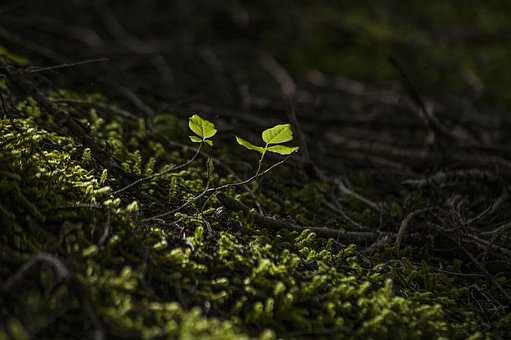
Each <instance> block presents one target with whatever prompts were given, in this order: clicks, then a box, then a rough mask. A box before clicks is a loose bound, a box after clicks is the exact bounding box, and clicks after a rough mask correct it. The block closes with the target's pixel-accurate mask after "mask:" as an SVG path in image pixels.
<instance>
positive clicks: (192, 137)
mask: <svg viewBox="0 0 511 340" xmlns="http://www.w3.org/2000/svg"><path fill="white" fill-rule="evenodd" d="M188 137H190V140H191V141H192V142H193V143H201V142H202V139H201V138H199V137H197V136H188Z"/></svg>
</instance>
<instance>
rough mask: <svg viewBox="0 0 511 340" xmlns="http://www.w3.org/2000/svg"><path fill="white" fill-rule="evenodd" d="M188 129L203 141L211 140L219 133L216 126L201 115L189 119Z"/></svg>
mask: <svg viewBox="0 0 511 340" xmlns="http://www.w3.org/2000/svg"><path fill="white" fill-rule="evenodd" d="M188 127H189V128H190V130H192V131H193V132H194V133H195V134H196V135H197V136H199V137H201V138H202V139H206V138H211V137H213V136H214V135H215V134H216V132H217V130H216V128H215V124H213V123H211V122H210V121H209V120H206V119H204V118H202V117H200V116H199V115H193V116H191V117H190V118H189V120H188Z"/></svg>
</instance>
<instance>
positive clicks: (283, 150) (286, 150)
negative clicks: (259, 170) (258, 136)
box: [267, 145, 299, 155]
mask: <svg viewBox="0 0 511 340" xmlns="http://www.w3.org/2000/svg"><path fill="white" fill-rule="evenodd" d="M298 149H299V148H298V147H297V146H287V145H272V146H270V147H268V149H267V150H268V151H270V152H274V153H278V154H279V155H290V154H292V153H293V152H296V151H298Z"/></svg>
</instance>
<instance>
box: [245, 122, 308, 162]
mask: <svg viewBox="0 0 511 340" xmlns="http://www.w3.org/2000/svg"><path fill="white" fill-rule="evenodd" d="M261 138H262V139H263V142H265V143H266V144H265V145H264V146H258V145H254V144H252V143H250V142H249V141H247V140H245V139H243V138H241V137H238V136H236V141H237V142H238V144H239V145H241V146H243V147H245V148H247V149H249V150H254V151H257V152H259V153H260V154H262V155H264V154H266V152H267V151H269V152H273V153H278V154H279V155H290V154H292V153H294V152H296V151H298V147H297V146H287V145H282V143H286V142H290V141H292V140H293V130H292V129H291V124H278V125H275V126H274V127H272V128H269V129H266V130H264V131H263V133H262V134H261Z"/></svg>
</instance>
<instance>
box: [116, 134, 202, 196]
mask: <svg viewBox="0 0 511 340" xmlns="http://www.w3.org/2000/svg"><path fill="white" fill-rule="evenodd" d="M203 144H204V143H201V144H200V145H199V147H198V148H197V150H196V151H195V154H194V155H193V157H192V158H191V159H189V160H188V161H186V162H185V163H182V164H178V165H176V166H173V167H171V168H169V169H166V170H163V171H160V172H158V173H155V174H152V175H150V176H147V177H143V178H139V179H137V180H136V181H134V182H132V183H130V184H128V185H126V186H125V187H123V188H121V189H119V190H116V191H114V192H113V193H112V194H113V195H116V194H119V193H121V192H123V191H125V190H128V189H129V188H132V187H134V186H135V185H137V184H139V183H141V182H144V181H147V180H150V179H153V178H156V177H159V176H162V175H165V174H166V173H169V172H170V171H176V170H179V169H182V168H184V167H187V166H188V165H190V163H192V162H193V161H194V160H195V159H196V158H197V156H198V155H199V154H200V151H201V148H202V145H203Z"/></svg>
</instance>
